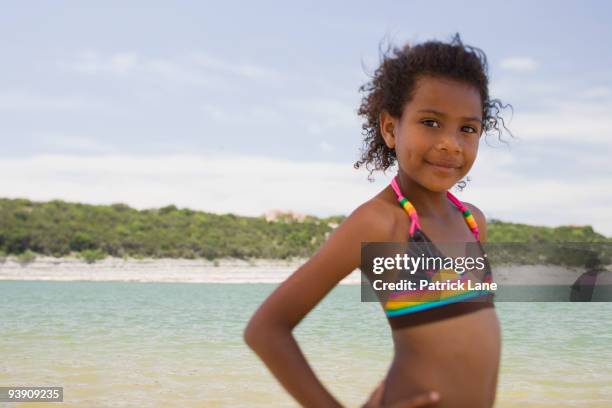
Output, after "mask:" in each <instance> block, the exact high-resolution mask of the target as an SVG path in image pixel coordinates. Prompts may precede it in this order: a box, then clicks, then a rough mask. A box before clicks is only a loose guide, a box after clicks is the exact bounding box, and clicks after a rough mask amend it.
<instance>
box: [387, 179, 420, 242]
mask: <svg viewBox="0 0 612 408" xmlns="http://www.w3.org/2000/svg"><path fill="white" fill-rule="evenodd" d="M391 187H392V188H393V191H395V195H396V196H397V201H399V203H400V205H401V206H402V207H404V210H406V212H407V213H408V216H409V217H410V237H411V238H412V236H413V235H414V231H415V230H416V229H417V228H418V229H421V224H420V223H419V216H418V214H417V212H416V209H415V208H414V206H413V205H412V203H411V202H410V201H408V199H407V198H406V197H404V195H403V194H402V191H401V190H400V188H399V186H398V185H397V176H395V177H393V180H391Z"/></svg>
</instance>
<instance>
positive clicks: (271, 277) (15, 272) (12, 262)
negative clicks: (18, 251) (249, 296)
mask: <svg viewBox="0 0 612 408" xmlns="http://www.w3.org/2000/svg"><path fill="white" fill-rule="evenodd" d="M304 262H306V259H293V260H288V261H285V260H265V259H258V260H253V261H245V260H239V259H221V260H218V261H214V262H213V261H208V260H204V259H170V258H169V259H123V258H106V259H104V260H101V261H97V262H95V263H91V264H89V263H87V262H85V261H83V260H82V259H79V258H70V257H65V258H54V257H38V258H36V260H34V261H33V262H30V263H27V264H21V263H19V262H18V261H17V258H15V257H7V258H6V259H5V260H4V262H2V263H0V280H51V281H81V280H85V281H124V282H194V283H280V282H282V281H283V280H285V279H286V278H287V277H288V276H289V275H290V274H291V273H293V272H294V271H295V270H296V269H297V268H299V267H300V266H301V265H302V264H303V263H304ZM607 269H608V271H610V270H612V267H611V266H608V268H607ZM584 272H585V270H584V269H581V268H568V267H559V266H552V265H503V266H498V267H495V268H494V276H495V281H496V282H499V283H500V284H504V283H506V284H508V283H510V284H517V285H538V284H546V285H551V284H555V285H571V284H572V283H574V282H575V281H576V279H577V278H578V277H579V276H580V275H581V274H583V273H584ZM606 275H608V274H606ZM609 276H612V274H609ZM360 282H361V274H360V271H359V270H358V269H357V270H355V271H353V272H352V273H351V274H349V275H348V276H347V277H346V278H345V279H343V280H342V281H341V282H340V283H341V284H359V283H360Z"/></svg>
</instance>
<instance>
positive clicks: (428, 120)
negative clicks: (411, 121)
mask: <svg viewBox="0 0 612 408" xmlns="http://www.w3.org/2000/svg"><path fill="white" fill-rule="evenodd" d="M421 123H423V124H424V125H425V126H427V127H440V124H439V123H438V121H437V120H432V119H426V120H424V121H422V122H421ZM429 123H435V124H436V126H429V125H428V124H429Z"/></svg>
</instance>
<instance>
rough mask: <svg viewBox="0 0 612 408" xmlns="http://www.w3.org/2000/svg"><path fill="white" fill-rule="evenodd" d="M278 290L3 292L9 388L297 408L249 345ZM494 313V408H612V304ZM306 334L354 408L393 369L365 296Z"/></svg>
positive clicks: (182, 287)
mask: <svg viewBox="0 0 612 408" xmlns="http://www.w3.org/2000/svg"><path fill="white" fill-rule="evenodd" d="M275 286H276V285H273V284H189V283H118V282H44V281H0V312H1V313H2V318H1V319H0V386H9V385H13V386H28V385H29V386H62V387H64V403H63V404H57V403H56V404H52V403H47V404H43V403H22V404H19V406H20V407H28V406H30V407H34V408H41V407H44V406H50V407H57V406H60V405H61V406H62V407H142V406H147V407H173V406H177V407H178V406H180V407H275V406H279V407H284V406H287V407H292V406H296V404H295V403H294V402H293V400H292V399H291V398H290V397H289V396H288V395H287V394H286V393H285V392H284V390H283V389H282V388H281V386H280V385H279V384H278V383H277V382H276V380H275V379H274V377H272V376H271V374H269V372H268V371H267V369H266V367H265V366H264V365H263V363H261V362H260V361H259V360H258V359H257V358H256V356H255V355H254V354H253V353H252V352H251V351H250V350H249V349H248V348H247V347H246V346H245V345H244V343H243V340H242V331H243V328H244V326H245V324H246V322H247V320H248V319H249V317H250V316H251V315H252V313H253V312H254V310H255V308H256V307H257V306H258V305H259V304H260V303H261V301H262V300H263V299H264V298H265V297H266V295H268V294H269V293H270V292H271V291H272V290H273V289H274V287H275ZM496 308H497V312H498V315H499V318H500V321H501V325H502V331H503V350H502V364H501V372H500V378H499V388H498V395H497V403H496V407H500V408H505V407H576V406H580V407H593V408H594V407H611V406H612V303H501V302H500V303H497V304H496ZM295 333H296V337H297V340H298V342H299V344H300V345H301V347H302V350H303V351H304V353H305V355H306V357H307V359H308V360H309V362H310V364H311V365H312V366H313V368H314V370H315V372H316V373H317V375H318V376H319V378H321V379H322V381H323V382H324V384H325V385H326V386H327V387H328V389H330V391H331V392H332V393H333V394H334V395H335V396H336V397H337V398H338V399H340V400H341V401H342V402H343V403H344V404H346V406H359V404H360V403H362V402H364V401H365V399H366V398H367V396H368V395H369V393H370V392H371V390H372V389H373V388H374V386H375V385H376V384H377V383H378V382H379V381H380V380H381V379H382V378H383V376H384V375H385V373H386V370H387V368H388V365H389V363H390V361H391V352H392V343H391V339H390V330H389V327H388V325H387V323H386V321H385V319H384V316H383V314H382V311H381V310H380V307H379V306H378V305H377V304H376V303H362V302H361V301H360V292H359V286H353V285H346V286H338V287H336V288H335V289H334V290H333V291H332V292H331V293H330V295H329V296H328V297H326V298H325V299H324V300H323V301H322V302H321V303H320V304H319V305H318V306H317V308H316V309H315V310H313V311H312V312H311V313H310V314H309V315H308V316H307V317H306V319H305V320H304V321H303V322H302V323H301V324H300V325H299V326H298V328H297V329H296V332H295ZM373 345H377V346H378V347H373ZM0 404H1V403H0ZM6 405H7V406H8V405H11V406H16V405H15V404H6Z"/></svg>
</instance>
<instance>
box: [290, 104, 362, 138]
mask: <svg viewBox="0 0 612 408" xmlns="http://www.w3.org/2000/svg"><path fill="white" fill-rule="evenodd" d="M285 106H286V107H287V108H288V109H290V110H292V111H293V112H297V113H299V114H300V116H304V115H307V116H309V117H311V118H312V119H313V120H314V121H315V122H316V130H315V131H314V132H313V133H317V131H318V132H322V131H324V130H325V129H329V128H338V127H341V128H348V129H352V130H354V129H359V128H360V126H359V123H360V122H359V117H358V116H357V112H356V109H355V106H354V105H351V104H349V103H346V102H344V101H341V100H337V99H330V98H311V99H294V100H289V101H287V102H286V104H285ZM313 129H314V128H313Z"/></svg>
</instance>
